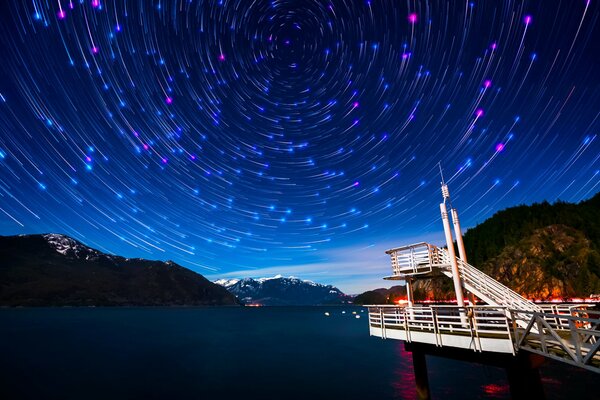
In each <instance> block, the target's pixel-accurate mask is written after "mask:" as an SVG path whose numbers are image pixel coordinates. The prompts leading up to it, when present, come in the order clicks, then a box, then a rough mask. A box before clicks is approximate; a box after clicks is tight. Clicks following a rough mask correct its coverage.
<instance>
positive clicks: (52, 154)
mask: <svg viewBox="0 0 600 400" xmlns="http://www.w3.org/2000/svg"><path fill="white" fill-rule="evenodd" d="M0 7H1V8H2V9H1V10H0V22H1V23H0V57H1V58H2V59H1V62H0V234H4V235H9V234H21V233H39V232H60V233H65V234H68V235H71V236H73V237H75V238H77V239H79V240H81V241H83V242H84V243H86V244H88V245H90V246H93V247H96V248H99V249H101V250H104V251H107V252H112V253H116V254H121V255H124V256H128V257H144V258H151V259H172V260H175V261H176V262H178V263H180V264H182V265H184V266H186V267H189V268H191V269H194V270H196V271H198V272H200V273H202V274H205V275H208V276H209V277H210V278H216V277H225V276H230V277H234V276H263V275H273V274H276V273H281V274H284V275H290V274H291V275H296V276H300V277H302V278H311V279H314V280H317V281H320V282H325V283H332V284H336V285H338V286H339V287H340V288H341V289H342V290H345V291H347V292H356V291H359V290H362V289H366V288H372V287H375V286H378V285H381V284H382V282H381V283H380V277H381V276H384V275H387V274H388V273H389V267H388V262H387V258H386V256H385V254H383V252H382V251H383V250H384V249H385V248H386V247H392V246H395V245H400V244H403V243H406V242H414V241H418V240H420V239H427V240H430V241H433V242H441V241H442V240H443V236H442V235H441V233H440V231H441V223H440V220H439V208H438V203H439V201H440V199H441V196H440V192H439V181H440V177H439V171H438V162H441V164H442V166H443V168H444V174H445V177H446V179H447V180H448V181H449V183H450V190H451V193H452V195H453V204H454V205H455V206H456V207H457V208H458V210H459V212H460V214H461V217H462V223H463V226H464V227H469V226H473V225H475V224H477V223H478V222H481V221H483V220H485V219H486V218H487V217H489V216H491V215H492V214H493V213H494V212H495V211H497V210H500V209H503V208H506V207H508V206H512V205H516V204H522V203H532V202H535V201H541V200H549V201H555V200H557V199H562V200H567V201H580V200H582V199H585V198H588V197H590V196H591V195H592V194H594V193H596V192H597V191H598V190H599V189H600V174H599V168H600V160H599V157H600V143H599V142H600V141H599V139H598V137H597V135H598V132H599V128H600V90H599V89H600V87H599V86H600V28H599V27H598V18H599V17H600V7H599V2H598V1H593V0H592V1H585V0H573V1H562V2H560V1H526V2H521V1H508V0H506V1H474V2H460V1H427V2H424V1H397V0H390V1H383V0H382V1H377V0H373V1H317V0H315V1H306V0H302V1H284V0H281V1H261V0H257V1H250V0H236V1H197V0H177V1H158V0H153V1H150V0H148V1H124V0H85V1H79V0H73V1H68V0H61V1H51V2H50V1H41V0H30V1H8V0H7V1H3V2H2V5H1V6H0Z"/></svg>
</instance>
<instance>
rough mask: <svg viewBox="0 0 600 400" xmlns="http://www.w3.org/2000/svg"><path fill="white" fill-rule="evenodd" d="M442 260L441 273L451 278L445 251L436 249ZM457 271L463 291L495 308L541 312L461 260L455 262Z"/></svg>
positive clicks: (538, 308)
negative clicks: (465, 290)
mask: <svg viewBox="0 0 600 400" xmlns="http://www.w3.org/2000/svg"><path fill="white" fill-rule="evenodd" d="M437 251H438V252H439V254H440V258H441V260H442V265H441V268H440V270H441V272H442V273H443V274H444V275H446V276H447V277H449V278H452V271H451V269H450V256H449V255H448V252H447V251H446V250H445V249H440V248H437ZM456 261H457V263H458V270H459V271H460V277H461V279H462V284H463V287H464V288H465V289H467V290H468V291H469V292H471V293H473V294H474V295H475V296H477V297H479V298H480V299H481V300H483V301H484V302H486V303H487V304H489V305H493V306H497V307H507V308H511V309H514V310H524V311H536V312H543V311H542V308H541V307H540V306H538V305H537V304H534V303H533V302H531V301H529V300H527V299H526V298H524V297H523V296H521V295H520V294H518V293H517V292H515V291H514V290H511V289H509V288H507V287H506V286H504V285H503V284H501V283H500V282H498V281H497V280H495V279H494V278H492V277H490V276H488V275H486V274H485V273H483V272H482V271H480V270H478V269H477V268H475V267H473V266H472V265H471V264H468V263H466V262H464V261H463V260H461V259H459V258H458V259H457V260H456Z"/></svg>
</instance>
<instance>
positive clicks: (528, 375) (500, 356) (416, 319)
mask: <svg viewBox="0 0 600 400" xmlns="http://www.w3.org/2000/svg"><path fill="white" fill-rule="evenodd" d="M442 195H443V198H444V201H443V203H442V204H440V211H441V215H442V222H443V224H444V233H445V236H446V244H447V247H446V248H441V247H438V246H435V245H432V244H429V243H416V244H412V245H408V246H402V247H397V248H393V249H390V250H388V251H387V252H386V253H387V254H388V255H389V256H390V258H391V265H392V275H391V276H388V277H386V278H384V279H388V280H400V281H404V282H406V291H407V303H406V305H373V306H367V307H368V311H369V330H370V334H371V336H377V337H381V338H382V339H396V340H402V341H404V343H405V347H406V348H407V350H409V351H411V352H412V354H413V366H414V370H415V382H416V384H417V395H418V397H419V398H421V399H428V398H429V388H428V380H427V367H426V361H425V354H430V355H437V356H442V357H450V358H456V359H461V360H467V361H474V362H479V363H483V364H490V365H495V366H501V367H504V368H506V370H507V374H508V379H509V383H510V389H511V394H512V396H513V397H514V398H524V397H529V398H543V389H542V385H541V381H540V377H539V373H538V371H537V368H538V367H539V366H540V365H541V363H542V362H543V360H544V359H545V358H548V359H553V360H557V361H560V362H564V363H567V364H571V365H574V366H576V367H580V368H584V369H587V370H590V371H593V372H596V373H600V352H599V351H598V350H599V348H600V319H599V318H598V315H597V314H594V313H592V311H591V310H590V309H589V308H588V305H585V304H560V305H558V304H553V305H538V304H535V303H533V302H532V301H530V300H528V299H526V298H524V297H523V296H521V295H520V294H518V293H516V292H515V291H513V290H511V289H510V288H508V287H506V286H504V285H503V284H501V283H500V282H498V281H496V280H495V279H493V278H492V277H490V276H488V275H487V274H485V273H484V272H482V271H480V270H479V269H477V268H475V267H473V266H472V265H470V264H469V263H468V262H467V259H466V252H465V248H464V244H463V241H462V234H461V230H460V223H459V220H458V213H457V211H456V210H455V209H453V208H452V209H451V212H450V214H451V216H452V220H453V221H452V222H453V225H454V233H455V235H456V246H457V248H458V253H459V257H457V256H456V252H455V248H454V241H453V239H452V232H451V230H450V221H449V217H448V212H447V207H446V205H447V204H450V195H449V191H448V187H447V185H445V184H444V183H443V182H442ZM444 277H447V278H450V279H452V280H453V283H454V290H455V293H456V305H450V306H446V305H422V304H416V303H415V301H414V288H413V285H414V283H415V282H416V281H418V280H422V279H436V278H444ZM465 293H466V294H467V298H468V302H465V297H464V295H465Z"/></svg>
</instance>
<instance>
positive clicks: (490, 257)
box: [358, 193, 600, 304]
mask: <svg viewBox="0 0 600 400" xmlns="http://www.w3.org/2000/svg"><path fill="white" fill-rule="evenodd" d="M464 242H465V248H466V251H467V259H468V261H469V263H470V264H471V265H474V266H475V267H477V268H479V269H480V270H482V271H483V272H485V273H486V274H488V275H490V276H491V277H493V278H494V279H496V280H498V281H499V282H501V283H502V284H504V285H506V286H508V287H510V288H511V289H513V290H515V291H516V292H518V293H520V294H522V295H523V296H525V297H527V298H531V299H538V300H552V299H559V300H569V299H572V298H587V297H589V296H590V295H591V294H599V293H600V193H598V194H596V195H595V196H594V197H592V198H591V199H589V200H586V201H582V202H580V203H577V204H573V203H565V202H556V203H554V204H550V203H548V202H543V203H537V204H532V205H529V206H526V205H521V206H517V207H511V208H508V209H505V210H502V211H499V212H497V213H496V214H494V215H493V216H492V217H491V218H489V219H487V220H486V221H484V222H483V223H481V224H479V225H477V226H476V227H474V228H471V229H469V230H467V231H466V233H465V235H464ZM414 289H415V298H416V299H420V300H423V299H437V300H444V299H447V300H449V299H454V290H453V286H452V281H451V280H450V279H447V278H438V279H432V280H423V281H418V282H417V283H415V285H414ZM363 295H365V296H371V297H368V299H369V300H373V301H375V300H377V301H378V303H373V302H371V304H379V303H380V302H383V303H385V302H387V300H385V299H383V298H382V297H381V296H380V297H376V295H375V294H369V292H366V293H363ZM363 295H359V296H358V297H361V296H363ZM358 300H359V301H361V299H360V298H359V299H358Z"/></svg>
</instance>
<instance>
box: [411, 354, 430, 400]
mask: <svg viewBox="0 0 600 400" xmlns="http://www.w3.org/2000/svg"><path fill="white" fill-rule="evenodd" d="M412 360H413V370H414V372H415V386H416V389H417V399H419V400H430V399H431V397H430V395H429V378H428V377H427V361H426V360H425V352H424V351H422V350H417V349H413V350H412Z"/></svg>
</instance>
